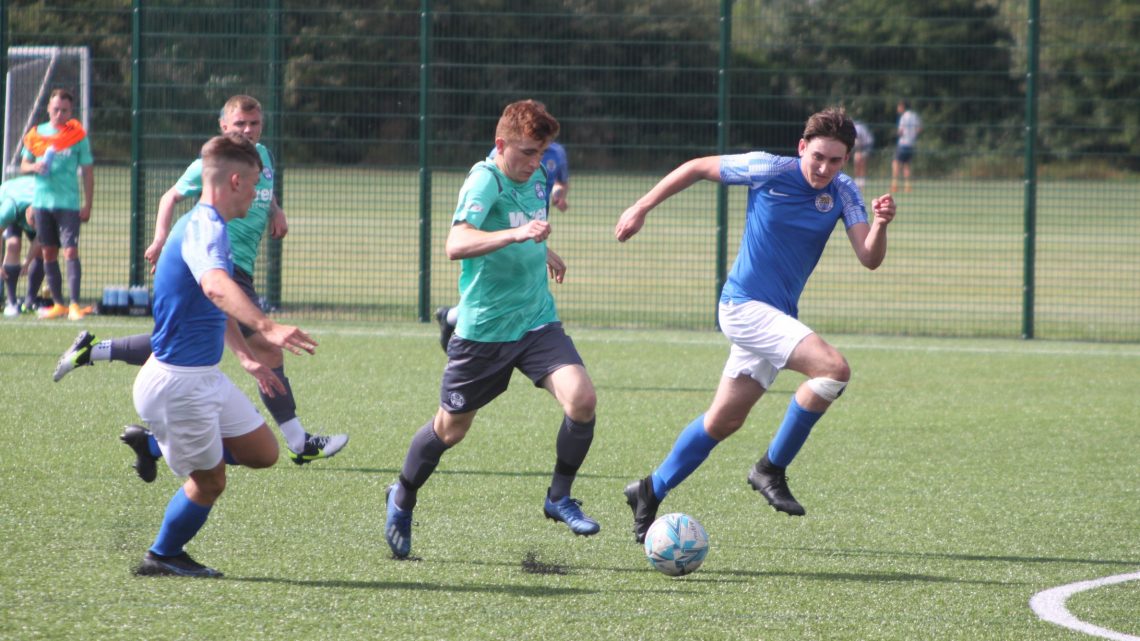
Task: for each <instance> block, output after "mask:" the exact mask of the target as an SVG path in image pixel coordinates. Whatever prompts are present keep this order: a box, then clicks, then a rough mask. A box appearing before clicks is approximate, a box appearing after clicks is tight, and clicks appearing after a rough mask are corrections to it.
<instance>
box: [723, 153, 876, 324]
mask: <svg viewBox="0 0 1140 641" xmlns="http://www.w3.org/2000/svg"><path fill="white" fill-rule="evenodd" d="M720 179H721V182H722V183H724V184H726V185H748V209H747V211H746V213H745V223H744V237H743V238H741V240H740V250H739V251H738V252H737V254H736V262H735V263H734V264H733V265H732V271H731V272H729V274H728V281H727V282H725V284H724V289H723V290H722V291H721V301H733V302H744V301H750V300H756V301H760V302H763V303H767V304H769V305H771V306H772V307H775V308H776V309H778V310H780V311H782V312H784V313H785V314H788V315H790V316H793V317H795V316H797V314H798V313H799V309H798V307H797V303H798V302H799V299H800V294H801V293H802V292H803V290H804V285H806V284H807V280H808V277H809V276H811V272H812V270H814V269H815V266H816V264H817V263H818V262H819V258H820V256H822V255H823V248H824V246H825V245H827V240H828V238H830V237H831V232H832V230H834V229H835V225H836V223H837V222H838V221H839V220H840V219H842V220H843V222H844V224H845V225H846V227H847V228H850V227H852V226H854V225H857V224H859V223H866V222H867V212H866V211H865V209H864V205H863V197H862V196H861V195H860V194H859V189H858V188H856V187H855V182H854V181H853V180H851V178H849V177H848V176H847V175H845V174H838V175H837V176H836V177H835V179H834V180H832V181H831V182H830V183H828V185H827V187H825V188H823V189H815V188H813V187H812V186H811V185H810V184H809V183H808V181H807V179H806V178H804V175H803V172H802V171H801V170H800V159H799V158H795V157H788V156H773V155H772V154H768V153H764V152H762V151H756V152H752V153H748V154H740V155H735V156H721V159H720Z"/></svg>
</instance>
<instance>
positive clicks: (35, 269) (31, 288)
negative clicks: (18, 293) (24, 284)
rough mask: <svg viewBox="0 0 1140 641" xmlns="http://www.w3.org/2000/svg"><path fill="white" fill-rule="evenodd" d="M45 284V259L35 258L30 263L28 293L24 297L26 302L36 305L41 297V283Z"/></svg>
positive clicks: (29, 304) (30, 305)
mask: <svg viewBox="0 0 1140 641" xmlns="http://www.w3.org/2000/svg"><path fill="white" fill-rule="evenodd" d="M43 284H44V259H43V258H33V259H32V264H31V265H28V295H27V296H25V297H24V304H25V305H27V306H28V307H35V306H36V303H37V302H39V299H40V285H43Z"/></svg>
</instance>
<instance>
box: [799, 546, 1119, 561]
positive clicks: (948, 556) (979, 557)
mask: <svg viewBox="0 0 1140 641" xmlns="http://www.w3.org/2000/svg"><path fill="white" fill-rule="evenodd" d="M781 549H784V550H794V551H797V552H815V553H817V554H823V555H827V556H881V557H910V558H915V559H945V560H948V561H984V562H993V561H1002V562H1005V563H1077V564H1089V565H1124V566H1133V565H1136V564H1137V563H1140V559H1127V560H1112V559H1076V558H1071V557H1056V556H1016V555H1004V554H962V553H955V552H900V551H892V550H841V549H818V548H805V547H784V548H781Z"/></svg>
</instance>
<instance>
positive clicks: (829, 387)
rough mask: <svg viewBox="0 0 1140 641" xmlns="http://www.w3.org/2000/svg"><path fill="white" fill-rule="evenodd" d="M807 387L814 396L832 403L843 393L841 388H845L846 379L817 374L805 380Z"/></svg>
mask: <svg viewBox="0 0 1140 641" xmlns="http://www.w3.org/2000/svg"><path fill="white" fill-rule="evenodd" d="M807 386H808V389H810V390H811V391H812V393H814V394H815V395H816V396H818V397H820V398H822V399H823V400H825V401H827V402H828V403H834V402H835V399H837V398H839V397H840V395H842V394H843V390H845V389H847V381H845V380H843V381H841V380H836V379H834V378H828V377H826V376H817V377H815V378H809V379H808V380H807Z"/></svg>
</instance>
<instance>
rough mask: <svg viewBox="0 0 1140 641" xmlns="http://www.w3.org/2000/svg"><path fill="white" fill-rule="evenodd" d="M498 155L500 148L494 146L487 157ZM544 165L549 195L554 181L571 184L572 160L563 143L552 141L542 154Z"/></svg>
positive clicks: (489, 158)
mask: <svg viewBox="0 0 1140 641" xmlns="http://www.w3.org/2000/svg"><path fill="white" fill-rule="evenodd" d="M498 155H499V150H498V149H497V148H494V147H492V148H491V152H490V153H489V154H487V159H488V160H491V159H492V158H494V157H495V156H498ZM542 166H543V168H545V169H546V194H547V196H549V195H550V192H551V190H553V189H554V183H556V182H559V183H563V184H566V185H568V184H570V161H568V160H567V159H566V150H565V149H564V148H563V147H562V145H560V144H558V143H556V142H552V143H550V146H549V147H547V148H546V151H545V152H543V154H542Z"/></svg>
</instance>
